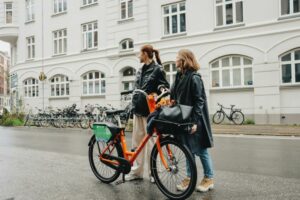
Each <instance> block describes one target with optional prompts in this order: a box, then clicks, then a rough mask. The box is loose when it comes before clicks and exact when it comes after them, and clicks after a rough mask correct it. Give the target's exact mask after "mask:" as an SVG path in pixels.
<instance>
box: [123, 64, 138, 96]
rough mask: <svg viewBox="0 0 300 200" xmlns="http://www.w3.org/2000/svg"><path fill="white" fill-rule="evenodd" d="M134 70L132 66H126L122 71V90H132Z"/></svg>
mask: <svg viewBox="0 0 300 200" xmlns="http://www.w3.org/2000/svg"><path fill="white" fill-rule="evenodd" d="M135 73H136V70H135V69H134V68H132V67H126V68H125V69H124V70H123V72H122V75H123V77H122V90H123V91H128V90H133V87H134V80H135Z"/></svg>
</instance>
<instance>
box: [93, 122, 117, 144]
mask: <svg viewBox="0 0 300 200" xmlns="http://www.w3.org/2000/svg"><path fill="white" fill-rule="evenodd" d="M93 132H94V135H95V137H96V140H97V141H103V142H108V141H109V140H110V139H111V138H112V134H111V132H110V130H109V129H108V128H107V126H106V125H103V124H97V123H94V124H93Z"/></svg>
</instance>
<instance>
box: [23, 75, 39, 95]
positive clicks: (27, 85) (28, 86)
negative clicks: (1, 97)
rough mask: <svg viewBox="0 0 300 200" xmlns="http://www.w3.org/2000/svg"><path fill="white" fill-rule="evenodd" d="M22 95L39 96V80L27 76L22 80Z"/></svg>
mask: <svg viewBox="0 0 300 200" xmlns="http://www.w3.org/2000/svg"><path fill="white" fill-rule="evenodd" d="M23 89H24V97H38V96H39V82H38V80H37V79H34V78H28V79H26V80H25V81H24V82H23Z"/></svg>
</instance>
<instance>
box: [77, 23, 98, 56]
mask: <svg viewBox="0 0 300 200" xmlns="http://www.w3.org/2000/svg"><path fill="white" fill-rule="evenodd" d="M90 24H91V25H92V30H88V28H89V25H90ZM95 24H97V25H96V28H95ZM84 27H86V30H85V31H84ZM95 32H96V34H95ZM89 33H92V46H91V47H88V42H89V41H88V35H89ZM81 34H82V45H83V46H82V50H83V51H88V50H93V49H97V48H98V47H99V32H98V21H92V22H88V23H84V24H81ZM95 35H97V44H96V45H95Z"/></svg>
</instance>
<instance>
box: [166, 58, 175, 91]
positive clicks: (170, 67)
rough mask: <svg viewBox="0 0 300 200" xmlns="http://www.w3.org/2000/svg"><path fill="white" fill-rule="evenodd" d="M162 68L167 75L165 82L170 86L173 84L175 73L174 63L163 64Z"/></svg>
mask: <svg viewBox="0 0 300 200" xmlns="http://www.w3.org/2000/svg"><path fill="white" fill-rule="evenodd" d="M163 67H164V70H165V72H166V75H167V81H168V82H169V83H170V85H172V84H173V83H174V82H175V78H176V73H177V69H176V64H175V62H169V63H164V64H163Z"/></svg>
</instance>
